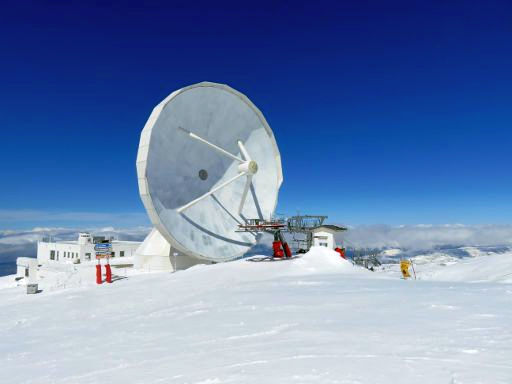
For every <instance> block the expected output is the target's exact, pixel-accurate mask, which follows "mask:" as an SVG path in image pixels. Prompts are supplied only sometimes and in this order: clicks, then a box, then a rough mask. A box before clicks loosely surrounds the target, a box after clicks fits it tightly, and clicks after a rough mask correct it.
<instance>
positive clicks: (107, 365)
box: [0, 248, 512, 384]
mask: <svg viewBox="0 0 512 384" xmlns="http://www.w3.org/2000/svg"><path fill="white" fill-rule="evenodd" d="M480 260H481V264H480V265H477V264H474V263H480ZM427 265H428V264H427V263H426V264H425V265H424V266H425V270H424V271H423V272H422V271H420V272H419V273H420V274H422V273H424V274H423V275H422V276H423V278H422V279H421V280H416V281H414V280H402V279H399V278H398V275H397V274H393V273H392V271H391V270H390V269H385V270H383V271H381V273H378V272H375V273H371V272H369V271H366V270H364V269H361V268H359V267H356V266H353V265H352V264H351V263H350V262H348V261H346V260H343V259H341V258H340V257H339V256H338V254H336V253H335V252H334V251H331V250H328V249H324V248H313V249H312V250H311V251H310V252H309V253H308V254H306V255H303V257H301V258H296V259H293V260H289V261H279V262H249V261H247V260H239V261H235V262H230V263H224V264H216V265H209V266H196V267H193V268H190V269H188V270H186V271H179V272H177V273H174V274H170V273H152V274H135V273H133V272H126V270H125V273H126V275H127V278H125V279H121V280H118V281H116V282H114V283H113V284H111V285H107V284H103V285H101V286H96V285H95V284H94V277H93V275H92V276H89V275H88V273H89V272H90V271H89V270H88V269H87V268H85V267H84V268H77V271H74V272H71V271H69V270H68V271H59V272H54V273H55V274H56V275H59V274H68V275H69V279H71V280H72V281H71V280H70V282H69V283H68V284H67V285H66V286H62V284H61V285H59V284H57V280H58V279H57V278H56V277H55V276H56V275H52V276H50V274H49V273H48V272H47V277H46V278H45V279H43V281H44V282H42V283H41V287H42V289H43V292H42V293H40V294H38V295H26V294H25V293H24V290H23V287H20V286H14V285H13V284H12V280H13V277H12V276H7V277H3V278H0V340H2V342H1V343H0V367H1V369H0V382H1V383H4V382H5V383H50V382H51V383H106V382H108V383H196V384H197V383H203V384H206V383H258V384H260V383H384V384H386V383H408V384H409V383H415V384H416V383H447V384H448V383H453V384H455V383H457V384H459V383H464V384H467V383H486V384H488V383H507V384H509V383H511V382H512V365H511V364H510V361H511V360H512V328H511V327H510V324H511V320H512V305H511V304H512V286H511V285H509V284H507V281H508V280H506V279H497V278H496V276H495V275H494V273H495V270H494V269H493V268H492V266H493V265H494V268H495V269H498V268H504V269H505V270H506V271H509V270H510V269H511V265H512V261H511V258H510V255H509V254H507V253H504V254H500V255H483V254H482V255H477V256H475V257H473V258H470V259H468V260H463V261H461V262H459V263H457V264H453V265H450V266H444V267H443V266H440V265H436V268H437V269H436V268H433V267H429V268H430V269H429V268H427ZM388 267H389V266H386V268H388ZM395 268H396V265H395ZM418 268H419V269H422V268H423V267H422V266H420V265H419V264H418ZM482 269H485V270H482ZM396 270H397V271H398V269H397V268H396ZM445 270H446V271H452V272H450V273H449V274H446V273H447V272H443V273H445V275H443V274H442V273H441V271H445ZM128 271H129V270H128ZM475 271H481V272H479V274H480V275H479V276H476V275H475V273H476V272H475ZM427 272H428V273H430V274H428V273H427ZM434 272H435V273H434ZM114 273H116V270H115V269H114ZM486 274H487V276H488V279H487V281H485V282H478V283H469V282H468V281H474V280H485V279H482V277H484V276H485V275H486ZM59 276H60V275H59ZM475 276H476V277H475ZM79 277H81V278H80V279H79ZM427 278H428V279H431V280H428V279H427ZM73 279H74V280H73ZM441 280H446V281H441ZM448 280H450V281H448ZM456 280H459V281H456ZM464 280H467V281H464ZM496 281H500V283H497V282H496Z"/></svg>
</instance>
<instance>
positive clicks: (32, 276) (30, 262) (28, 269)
mask: <svg viewBox="0 0 512 384" xmlns="http://www.w3.org/2000/svg"><path fill="white" fill-rule="evenodd" d="M16 277H17V278H20V279H21V278H25V279H26V281H36V280H37V260H36V259H34V258H32V257H18V258H17V259H16Z"/></svg>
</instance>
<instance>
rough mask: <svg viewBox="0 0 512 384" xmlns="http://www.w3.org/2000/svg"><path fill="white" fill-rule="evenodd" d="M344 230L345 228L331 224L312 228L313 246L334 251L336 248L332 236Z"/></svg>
mask: <svg viewBox="0 0 512 384" xmlns="http://www.w3.org/2000/svg"><path fill="white" fill-rule="evenodd" d="M346 230H347V228H344V227H339V226H337V225H331V224H325V225H320V226H318V227H316V228H313V230H312V234H313V246H317V247H327V248H330V249H334V248H336V246H337V245H336V240H335V239H334V234H335V233H337V232H341V231H346Z"/></svg>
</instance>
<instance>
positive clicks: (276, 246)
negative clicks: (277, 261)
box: [272, 241, 284, 258]
mask: <svg viewBox="0 0 512 384" xmlns="http://www.w3.org/2000/svg"><path fill="white" fill-rule="evenodd" d="M272 248H273V250H274V257H279V258H282V257H284V252H283V250H282V249H281V242H280V241H274V242H273V243H272Z"/></svg>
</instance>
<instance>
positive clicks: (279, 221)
mask: <svg viewBox="0 0 512 384" xmlns="http://www.w3.org/2000/svg"><path fill="white" fill-rule="evenodd" d="M326 219H327V216H325V215H296V216H291V217H289V218H287V219H284V218H271V219H269V220H265V219H246V220H245V223H243V224H240V225H239V226H238V231H239V232H252V233H262V232H263V233H271V234H272V235H273V236H274V241H273V243H272V249H273V257H274V258H279V259H281V258H283V257H286V258H291V257H292V251H291V249H290V246H289V245H288V242H287V241H286V238H285V236H284V233H288V234H290V236H291V237H292V241H293V244H292V245H293V249H294V251H295V253H306V252H307V251H309V249H310V248H311V246H312V245H313V233H314V231H315V230H316V229H318V228H320V227H322V226H324V221H325V220H326ZM337 228H339V230H346V228H344V227H337Z"/></svg>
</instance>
